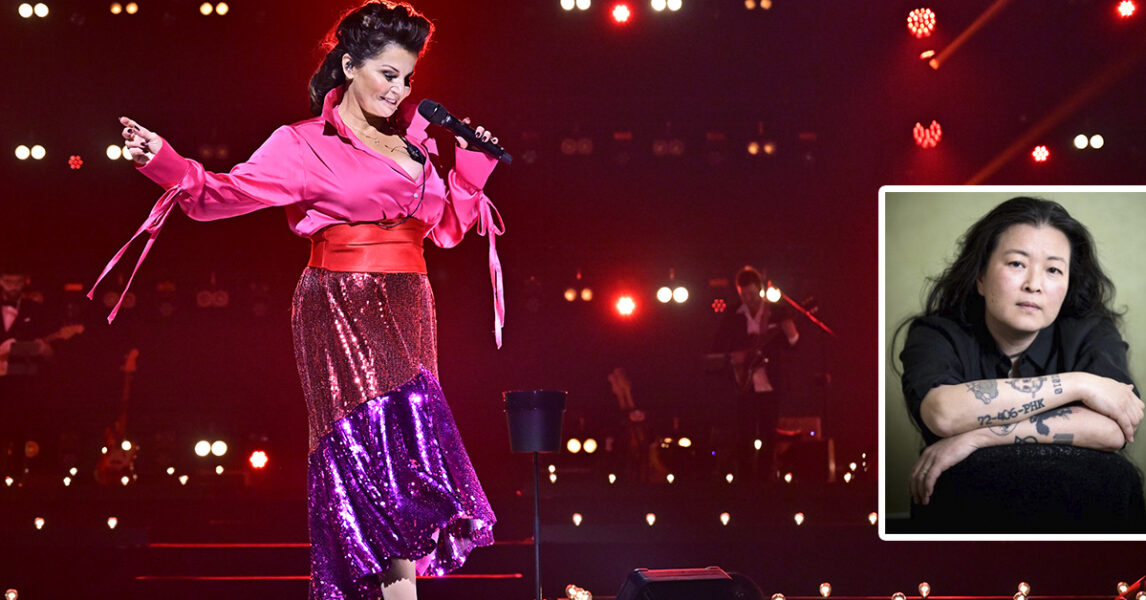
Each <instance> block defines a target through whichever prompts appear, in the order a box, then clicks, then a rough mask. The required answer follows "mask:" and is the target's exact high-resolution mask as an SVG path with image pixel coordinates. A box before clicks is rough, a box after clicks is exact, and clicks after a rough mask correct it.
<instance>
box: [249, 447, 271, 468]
mask: <svg viewBox="0 0 1146 600" xmlns="http://www.w3.org/2000/svg"><path fill="white" fill-rule="evenodd" d="M247 460H249V461H250V463H251V467H253V468H255V469H261V468H263V467H265V466H267V453H266V452H263V451H262V450H255V451H254V452H252V453H251V457H250V458H249V459H247Z"/></svg>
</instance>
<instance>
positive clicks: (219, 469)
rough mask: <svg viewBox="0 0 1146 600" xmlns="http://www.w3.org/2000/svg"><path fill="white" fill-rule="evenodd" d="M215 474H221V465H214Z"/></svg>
mask: <svg viewBox="0 0 1146 600" xmlns="http://www.w3.org/2000/svg"><path fill="white" fill-rule="evenodd" d="M215 474H216V475H222V474H223V465H215Z"/></svg>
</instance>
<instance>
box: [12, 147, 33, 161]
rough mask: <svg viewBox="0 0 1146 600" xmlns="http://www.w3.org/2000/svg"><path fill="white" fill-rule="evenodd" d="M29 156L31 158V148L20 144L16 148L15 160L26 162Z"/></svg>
mask: <svg viewBox="0 0 1146 600" xmlns="http://www.w3.org/2000/svg"><path fill="white" fill-rule="evenodd" d="M31 156H32V149H31V148H29V147H27V146H25V145H24V144H20V145H19V146H16V159H17V160H28V158H29V157H31Z"/></svg>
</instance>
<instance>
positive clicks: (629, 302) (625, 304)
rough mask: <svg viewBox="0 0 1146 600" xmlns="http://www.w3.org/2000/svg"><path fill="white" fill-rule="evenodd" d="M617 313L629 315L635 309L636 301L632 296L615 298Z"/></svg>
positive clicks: (631, 314)
mask: <svg viewBox="0 0 1146 600" xmlns="http://www.w3.org/2000/svg"><path fill="white" fill-rule="evenodd" d="M616 306H617V314H619V315H621V316H622V317H631V316H633V312H634V311H636V310H637V303H636V301H635V300H633V297H632V296H621V297H620V298H618V299H617V304H616Z"/></svg>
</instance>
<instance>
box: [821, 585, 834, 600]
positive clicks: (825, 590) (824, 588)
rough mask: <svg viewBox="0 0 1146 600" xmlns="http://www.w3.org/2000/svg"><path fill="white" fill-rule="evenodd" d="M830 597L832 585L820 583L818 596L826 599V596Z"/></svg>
mask: <svg viewBox="0 0 1146 600" xmlns="http://www.w3.org/2000/svg"><path fill="white" fill-rule="evenodd" d="M831 595H832V584H830V583H828V582H826V581H825V582H823V583H821V584H820V596H821V597H824V598H827V597H828V596H831Z"/></svg>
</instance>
